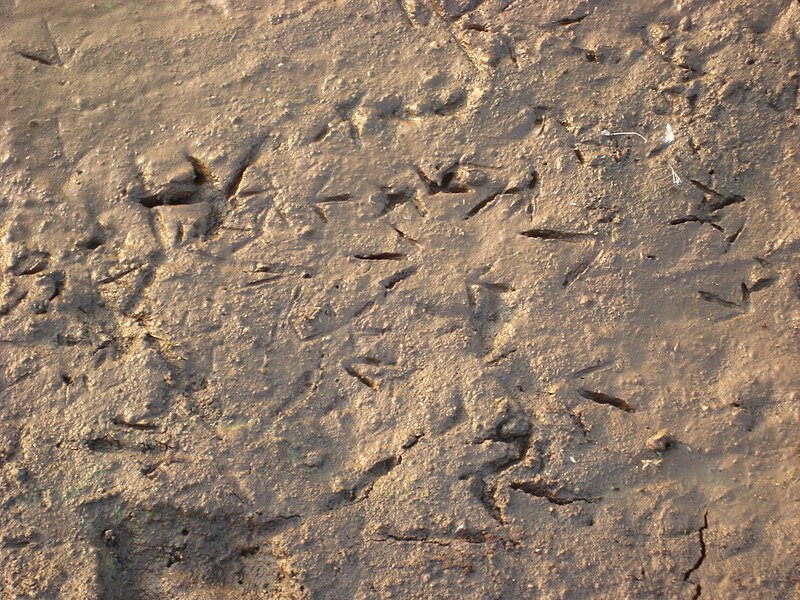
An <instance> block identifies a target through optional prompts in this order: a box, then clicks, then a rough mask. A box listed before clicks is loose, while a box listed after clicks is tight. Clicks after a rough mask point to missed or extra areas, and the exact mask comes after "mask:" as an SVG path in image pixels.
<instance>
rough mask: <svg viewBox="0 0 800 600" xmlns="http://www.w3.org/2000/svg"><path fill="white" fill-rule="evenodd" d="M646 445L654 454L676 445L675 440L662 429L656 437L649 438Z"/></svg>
mask: <svg viewBox="0 0 800 600" xmlns="http://www.w3.org/2000/svg"><path fill="white" fill-rule="evenodd" d="M645 444H646V445H647V447H648V448H650V450H652V451H653V452H664V451H665V450H668V449H669V448H671V447H672V446H673V445H674V444H675V438H673V437H672V436H671V435H670V433H669V432H668V431H667V430H666V429H662V430H661V431H659V432H658V433H657V434H655V435H654V436H652V437H650V438H648V440H647V442H645Z"/></svg>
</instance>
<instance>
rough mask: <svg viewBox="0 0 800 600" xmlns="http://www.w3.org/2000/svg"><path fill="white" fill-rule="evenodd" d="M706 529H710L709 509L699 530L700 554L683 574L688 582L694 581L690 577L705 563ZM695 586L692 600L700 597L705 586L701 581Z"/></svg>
mask: <svg viewBox="0 0 800 600" xmlns="http://www.w3.org/2000/svg"><path fill="white" fill-rule="evenodd" d="M706 529H708V509H706V511H705V513H704V514H703V525H702V526H701V527H700V529H698V530H697V537H698V540H699V542H700V556H698V557H697V560H696V561H695V563H694V564H693V565H692V566H691V567H689V569H687V571H686V573H684V574H683V580H684V581H686V582H688V583H694V582H693V581H691V580H690V579H689V578H690V577H691V576H692V574H693V573H694V572H695V571H697V570H698V569H699V568H700V567H701V566H702V565H703V561H705V559H706V540H705V537H704V535H703V534H704V533H705V531H706ZM694 586H695V587H694V595H693V596H692V600H697V599H698V598H700V595H701V594H702V592H703V588H702V586H701V585H700V584H699V583H694Z"/></svg>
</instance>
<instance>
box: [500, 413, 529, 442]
mask: <svg viewBox="0 0 800 600" xmlns="http://www.w3.org/2000/svg"><path fill="white" fill-rule="evenodd" d="M530 432H531V424H530V423H529V422H528V421H527V420H526V419H523V418H521V417H515V418H512V419H509V420H508V421H506V422H505V423H503V424H502V425H500V437H501V438H515V437H523V436H526V435H528V434H529V433H530Z"/></svg>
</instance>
